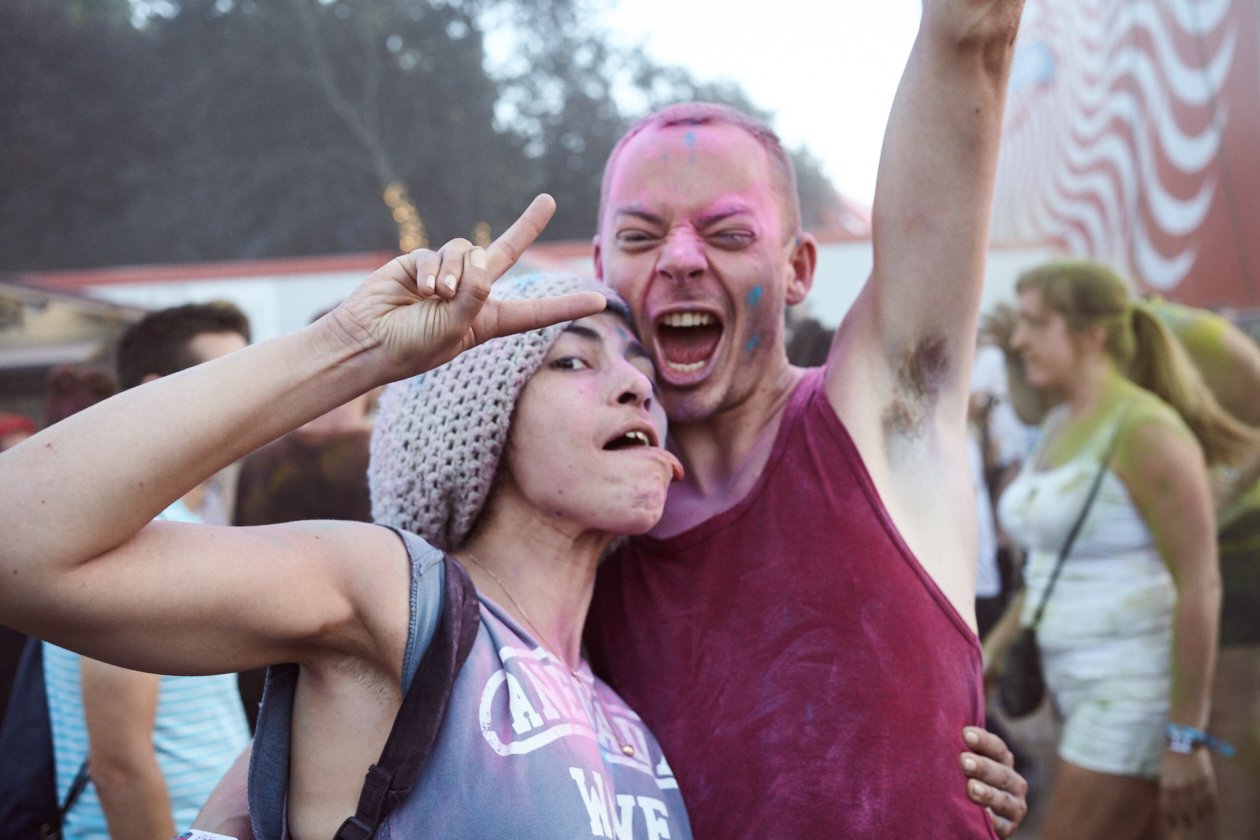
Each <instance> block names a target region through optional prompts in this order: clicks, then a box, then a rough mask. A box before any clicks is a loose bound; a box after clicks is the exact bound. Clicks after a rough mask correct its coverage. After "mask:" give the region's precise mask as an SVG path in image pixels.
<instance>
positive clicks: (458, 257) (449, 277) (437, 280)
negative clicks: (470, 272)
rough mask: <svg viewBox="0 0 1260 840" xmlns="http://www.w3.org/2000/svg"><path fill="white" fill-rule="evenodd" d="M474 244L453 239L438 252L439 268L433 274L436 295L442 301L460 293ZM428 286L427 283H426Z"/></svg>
mask: <svg viewBox="0 0 1260 840" xmlns="http://www.w3.org/2000/svg"><path fill="white" fill-rule="evenodd" d="M472 249H473V244H472V243H471V242H469V241H468V240H467V239H452V240H451V241H450V242H447V243H446V244H445V245H443V246H442V248H441V250H439V251H438V258H439V259H438V267H437V270H436V271H435V272H434V274H433V284H434V289H435V291H436V294H437V296H438V297H439V298H441V299H442V300H450V299H451V298H453V297H455V293H456V292H458V291H459V284H460V281H461V280H462V279H463V277H464V263H465V259H466V258H467V256H468V253H469V252H470V251H471V250H472ZM426 285H427V281H426Z"/></svg>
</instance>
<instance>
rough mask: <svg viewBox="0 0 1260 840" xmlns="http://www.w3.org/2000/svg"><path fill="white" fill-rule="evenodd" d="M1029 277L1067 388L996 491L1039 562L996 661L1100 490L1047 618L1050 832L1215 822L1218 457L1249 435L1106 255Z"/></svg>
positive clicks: (1045, 344)
mask: <svg viewBox="0 0 1260 840" xmlns="http://www.w3.org/2000/svg"><path fill="white" fill-rule="evenodd" d="M1017 289H1018V292H1019V303H1018V308H1017V312H1018V322H1017V324H1016V327H1015V331H1014V334H1013V335H1012V340H1011V343H1012V346H1013V349H1014V350H1015V351H1016V352H1017V353H1018V354H1019V356H1020V361H1021V362H1022V366H1023V371H1024V375H1025V376H1026V378H1027V380H1028V383H1029V384H1030V385H1031V386H1033V387H1035V388H1037V389H1040V390H1042V391H1045V392H1050V393H1052V394H1053V395H1055V396H1056V397H1057V398H1058V400H1059V402H1058V404H1057V405H1056V407H1055V408H1053V409H1051V411H1050V412H1049V413H1048V414H1047V416H1046V418H1045V422H1044V424H1043V426H1042V435H1041V439H1040V441H1039V443H1038V446H1037V448H1036V451H1035V452H1034V453H1033V456H1032V457H1030V458H1029V459H1027V461H1026V462H1025V466H1024V469H1023V471H1022V472H1021V474H1020V475H1019V477H1018V478H1016V480H1015V482H1014V483H1012V485H1011V486H1010V487H1009V488H1008V490H1007V491H1006V493H1005V494H1004V496H1003V498H1002V501H1001V505H1000V513H1001V518H1002V524H1003V527H1004V528H1005V530H1006V531H1007V532H1008V533H1010V534H1011V535H1013V536H1014V537H1016V538H1017V539H1019V540H1020V541H1021V542H1022V543H1024V545H1025V547H1026V548H1027V550H1028V553H1029V559H1028V563H1027V567H1026V589H1025V592H1024V593H1022V594H1021V596H1020V597H1019V598H1017V599H1016V602H1015V604H1013V606H1012V608H1011V609H1010V610H1009V611H1008V613H1007V615H1006V616H1005V617H1004V618H1003V620H1002V621H1001V622H999V624H998V626H997V627H995V628H994V630H993V631H992V632H991V633H990V635H989V638H988V639H987V640H986V644H985V654H986V662H988V663H990V667H991V668H992V665H993V664H994V663H1000V662H1001V658H1002V655H1003V653H1004V651H1005V649H1006V648H1007V646H1008V645H1009V643H1010V641H1011V640H1012V639H1013V638H1014V636H1015V635H1016V633H1017V632H1018V629H1019V627H1020V626H1021V624H1022V625H1028V624H1031V623H1032V621H1033V613H1034V612H1035V611H1036V605H1037V604H1038V603H1040V601H1041V598H1042V595H1043V594H1044V593H1045V591H1046V589H1047V586H1048V585H1049V581H1050V577H1051V573H1052V571H1053V569H1054V566H1055V565H1056V560H1057V558H1058V554H1059V550H1060V547H1061V546H1062V545H1063V544H1064V542H1065V540H1066V537H1067V533H1068V531H1069V530H1071V528H1072V525H1073V524H1074V523H1075V522H1076V520H1077V519H1078V517H1079V516H1080V514H1081V511H1082V510H1085V509H1086V507H1087V505H1088V510H1087V512H1086V514H1085V516H1084V519H1083V520H1082V524H1081V527H1080V530H1079V532H1078V533H1077V535H1076V538H1075V541H1074V542H1073V543H1072V547H1071V550H1070V552H1069V553H1068V556H1067V557H1066V559H1065V561H1064V562H1063V565H1062V569H1061V571H1060V573H1059V575H1058V578H1057V580H1056V581H1055V582H1054V584H1053V589H1052V590H1051V594H1050V597H1049V598H1048V600H1047V602H1046V605H1045V609H1044V612H1043V613H1042V616H1041V619H1040V622H1039V623H1038V624H1037V636H1038V642H1039V645H1040V647H1041V653H1042V658H1043V665H1044V668H1045V673H1046V681H1047V685H1048V687H1049V691H1050V694H1051V697H1052V699H1053V701H1054V703H1055V705H1056V707H1057V709H1058V710H1059V712H1060V713H1061V714H1062V717H1063V732H1062V737H1061V740H1060V744H1059V765H1058V768H1057V770H1056V773H1055V783H1054V789H1053V791H1052V793H1051V795H1050V801H1049V804H1048V806H1047V809H1046V813H1047V818H1046V823H1045V826H1044V829H1043V833H1042V835H1041V836H1042V838H1043V840H1056V838H1071V840H1088V838H1099V840H1126V838H1133V840H1137V838H1158V837H1164V836H1167V834H1168V833H1171V834H1172V836H1181V837H1201V838H1211V837H1214V836H1215V834H1216V815H1215V808H1216V801H1215V800H1216V792H1215V779H1214V777H1213V773H1212V764H1211V759H1210V756H1209V754H1208V750H1209V749H1210V748H1211V747H1212V746H1213V745H1214V744H1215V741H1214V740H1213V739H1212V736H1211V735H1209V734H1208V733H1207V731H1206V728H1207V723H1208V715H1209V712H1210V708H1209V707H1210V702H1209V696H1210V692H1211V675H1212V668H1213V661H1214V657H1215V654H1216V639H1217V625H1218V617H1219V611H1220V576H1219V571H1218V564H1217V550H1216V540H1215V527H1214V515H1213V505H1212V494H1211V490H1210V483H1209V479H1208V467H1209V465H1213V464H1218V463H1220V464H1227V463H1231V462H1235V461H1237V460H1239V459H1241V458H1242V457H1244V456H1245V454H1246V453H1247V452H1248V451H1249V450H1250V449H1252V448H1254V447H1255V445H1256V441H1255V438H1254V436H1253V432H1252V430H1251V429H1250V428H1249V427H1247V426H1245V425H1243V424H1241V423H1239V422H1238V421H1237V420H1234V419H1233V418H1232V417H1231V416H1230V415H1229V414H1227V413H1226V412H1225V411H1223V410H1222V409H1221V408H1220V406H1219V405H1218V404H1217V402H1216V400H1215V399H1214V398H1213V397H1212V394H1211V393H1210V392H1209V391H1208V390H1207V388H1206V387H1205V386H1204V385H1203V382H1202V379H1201V378H1200V376H1199V374H1198V372H1197V370H1196V369H1195V368H1194V366H1193V364H1192V363H1191V362H1190V360H1189V359H1188V357H1187V356H1186V354H1185V352H1184V350H1183V349H1182V348H1181V346H1180V345H1179V344H1178V342H1177V340H1176V339H1175V338H1174V337H1173V336H1172V335H1171V333H1169V332H1168V330H1167V329H1166V328H1165V327H1164V326H1163V324H1162V323H1161V322H1160V320H1159V319H1158V318H1157V316H1156V315H1155V314H1154V313H1153V312H1152V311H1150V310H1149V309H1148V308H1147V307H1146V306H1145V305H1144V304H1142V303H1140V302H1138V301H1136V300H1134V299H1133V298H1132V297H1131V296H1130V294H1129V292H1128V289H1127V286H1126V284H1125V283H1124V281H1123V280H1122V279H1121V278H1120V277H1119V276H1118V275H1117V274H1116V273H1115V272H1113V271H1112V270H1110V269H1109V268H1107V267H1106V266H1103V265H1100V264H1097V263H1091V262H1056V263H1051V264H1048V265H1045V266H1042V267H1040V268H1037V269H1034V270H1032V271H1030V272H1028V273H1027V274H1025V275H1023V276H1022V277H1021V278H1020V280H1019V283H1018V286H1017ZM1100 471H1101V472H1100ZM1096 477H1099V480H1100V483H1099V485H1098V491H1097V495H1096V496H1095V497H1094V498H1093V500H1092V502H1089V501H1087V500H1088V497H1089V490H1090V486H1091V485H1092V484H1093V483H1094V480H1095V478H1096Z"/></svg>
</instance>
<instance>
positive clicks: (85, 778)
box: [57, 758, 92, 822]
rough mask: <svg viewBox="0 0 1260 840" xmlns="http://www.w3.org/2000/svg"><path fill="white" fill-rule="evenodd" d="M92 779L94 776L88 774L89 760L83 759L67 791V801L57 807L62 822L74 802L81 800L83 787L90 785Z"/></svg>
mask: <svg viewBox="0 0 1260 840" xmlns="http://www.w3.org/2000/svg"><path fill="white" fill-rule="evenodd" d="M90 781H92V777H91V776H89V775H88V760H87V759H86V758H85V759H83V763H82V764H80V765H79V772H78V773H75V774H74V781H73V782H71V783H70V789H69V790H68V791H66V801H65V802H62V803H61V805H60V807H58V808H57V816H59V817H61V820H62V822H64V821H65V819H66V812H67V811H69V810H70V809H71V808H73V807H74V803H75V802H78V801H79V794H81V793H83V789H84V788H86V787H87V786H88V782H90Z"/></svg>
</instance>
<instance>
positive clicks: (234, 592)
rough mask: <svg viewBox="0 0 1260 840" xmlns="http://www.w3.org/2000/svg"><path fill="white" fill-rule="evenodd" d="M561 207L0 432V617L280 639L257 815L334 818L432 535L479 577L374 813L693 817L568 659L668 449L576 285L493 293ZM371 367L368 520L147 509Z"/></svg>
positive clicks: (642, 832) (402, 636)
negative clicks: (214, 356) (467, 643)
mask: <svg viewBox="0 0 1260 840" xmlns="http://www.w3.org/2000/svg"><path fill="white" fill-rule="evenodd" d="M553 210H554V205H553V203H552V202H551V200H550V198H548V197H542V198H540V199H538V200H536V201H535V202H534V204H532V205H531V206H530V208H529V209H528V210H527V211H526V212H525V214H524V215H523V216H522V217H521V219H519V220H518V221H517V223H516V224H514V225H513V226H512V228H510V229H509V230H508V231H507V232H505V233H504V235H503V236H502V237H501V238H500V239H499V240H498V241H496V242H495V243H494V244H493V245H491V246H489V247H488V248H486V249H485V250H482V249H480V248H474V247H472V246H471V245H470V244H469V243H467V242H464V241H455V242H452V243H448V244H447V245H446V246H445V247H443V248H442V249H441V250H440V251H438V252H429V251H417V252H414V253H412V254H409V255H407V256H405V257H400V258H398V259H396V260H394V261H392V262H390V263H389V264H387V265H386V266H384V267H383V268H381V269H379V270H378V271H377V272H376V273H374V274H373V275H372V276H371V277H369V278H368V279H367V280H366V281H365V282H364V283H363V284H362V285H361V286H360V287H359V289H358V290H356V292H355V293H354V294H353V295H351V297H350V298H349V299H348V300H347V301H346V302H345V303H344V304H342V305H341V306H340V307H338V308H337V309H336V310H334V311H333V312H332V313H330V314H329V315H328V316H326V317H325V318H322V319H321V320H319V321H317V322H316V323H315V324H312V325H311V326H309V327H307V328H306V329H304V330H302V331H300V332H298V333H294V334H292V335H289V336H285V337H282V338H280V339H276V340H273V341H270V342H266V343H263V344H260V345H256V346H254V347H249V348H246V349H244V350H241V351H239V352H237V353H233V354H230V355H228V356H226V357H224V358H222V359H220V360H217V361H215V362H211V363H208V364H205V365H201V366H198V367H196V368H192V369H190V370H187V371H185V372H183V373H180V374H176V375H172V376H168V377H164V378H162V379H160V380H157V381H155V382H153V383H151V384H148V385H144V386H142V387H139V388H136V389H133V390H131V391H128V392H126V393H124V394H121V395H119V396H118V397H115V398H112V399H110V400H107V401H105V402H103V403H101V404H99V405H97V406H94V407H92V408H90V409H88V410H86V411H84V412H82V413H80V414H77V415H75V416H74V417H72V418H69V419H67V420H66V421H64V422H63V423H60V424H57V426H55V427H53V428H51V429H48V430H46V431H45V432H43V433H42V434H40V435H37V436H36V437H35V438H32V439H31V440H29V441H27V442H26V443H23V444H21V445H20V446H18V447H17V448H15V449H14V450H12V451H10V452H6V453H4V454H3V456H0V509H2V510H3V517H4V519H3V521H0V532H3V533H5V534H6V539H5V541H4V546H3V547H2V548H0V575H3V579H4V581H5V584H4V586H3V587H0V623H4V624H7V625H10V626H13V627H16V628H19V629H21V630H23V631H25V632H28V633H32V634H35V635H39V636H41V637H44V638H47V639H50V640H51V641H54V642H56V643H57V644H59V645H64V646H66V647H69V648H72V649H74V650H77V651H80V652H82V653H84V654H86V655H89V656H92V657H95V658H98V659H104V660H107V661H113V662H116V663H118V664H120V665H125V666H127V667H130V668H141V669H146V670H151V671H156V672H166V673H185V674H187V673H217V672H227V671H238V670H242V669H245V668H251V667H257V666H260V665H271V664H276V663H297V665H296V667H288V668H285V669H275V670H274V671H273V674H272V677H271V679H270V680H269V686H268V690H267V691H268V693H267V696H266V698H265V699H264V705H263V711H262V715H261V717H260V720H259V729H258V734H257V739H256V742H255V747H254V755H253V758H252V761H251V765H252V766H251V770H250V773H251V780H250V781H251V796H250V802H251V817H252V820H253V825H252V832H253V833H254V834H255V835H256V836H257V837H258V838H260V840H262V838H282V837H302V838H305V837H330V836H333V835H334V834H335V833H336V832H337V831H338V827H339V826H342V824H343V822H344V821H346V818H347V817H349V816H351V815H353V814H354V813H355V811H356V804H357V803H358V801H359V794H360V790H361V788H362V787H363V785H364V776H365V773H366V772H367V771H368V768H369V766H370V765H372V764H373V762H375V761H377V759H378V757H379V756H380V754H381V750H382V746H383V745H384V744H385V741H386V737H387V735H388V734H389V732H390V729H391V726H392V725H393V723H394V719H395V716H396V714H397V712H398V709H399V704H400V700H401V697H402V694H403V692H404V691H405V690H406V689H407V688H408V687H409V686H410V684H411V682H412V680H413V678H414V679H415V680H417V681H423V680H425V678H426V674H425V672H424V671H423V670H422V669H419V668H418V663H419V662H420V660H421V658H422V657H423V656H424V654H425V652H426V648H428V647H429V643H430V641H431V640H432V639H433V638H434V634H435V633H436V632H438V630H437V628H438V627H439V624H440V623H441V622H440V618H441V615H440V614H441V613H442V605H443V593H444V591H445V576H446V574H448V572H447V568H448V567H447V565H446V561H445V560H444V552H445V553H447V554H449V555H450V556H452V557H454V558H456V559H457V560H458V561H460V562H461V563H462V564H463V568H466V570H467V573H468V575H469V576H470V577H471V578H472V580H473V581H474V582H475V583H476V586H477V590H478V592H479V599H480V600H479V604H477V605H475V606H476V607H478V608H479V611H478V610H476V609H475V610H474V613H476V621H475V624H476V628H475V631H476V635H475V638H474V640H473V641H472V648H471V654H470V655H469V656H468V659H467V661H466V662H465V663H464V665H463V667H462V669H460V670H459V673H458V676H457V677H456V678H455V681H454V684H453V687H452V690H451V695H450V698H449V703H448V705H447V707H446V712H445V715H444V716H443V717H442V720H441V724H440V728H439V729H438V731H437V736H436V740H435V742H434V746H433V749H432V752H431V753H430V755H429V758H428V761H427V763H426V764H425V766H424V770H423V773H422V775H421V776H420V779H419V782H418V783H417V784H416V786H415V787H414V788H413V789H411V790H410V792H409V793H405V795H403V797H402V799H401V801H400V802H399V803H398V804H397V805H396V807H394V809H393V811H392V812H391V813H390V814H389V815H388V816H387V817H386V818H385V821H384V822H383V823H382V827H381V829H380V834H379V836H392V837H491V836H494V837H513V838H555V837H575V836H588V833H590V834H594V835H596V836H610V837H611V836H618V837H635V838H647V837H672V838H687V837H690V830H689V828H688V825H687V817H686V812H685V810H684V808H683V805H682V801H681V799H680V798H679V795H678V789H677V784H676V783H675V782H674V779H673V775H672V772H671V771H670V769H669V764H668V762H667V761H666V760H665V758H664V756H662V755H661V751H660V747H659V745H658V744H657V743H656V740H655V738H653V737H652V735H651V733H650V732H648V731H647V729H646V727H644V725H643V723H642V721H640V720H639V718H638V716H637V715H635V714H634V712H633V711H631V710H630V709H629V708H627V707H626V705H625V704H624V702H622V701H621V699H620V698H619V697H617V695H616V694H614V693H613V692H612V691H611V689H609V688H608V687H607V686H606V685H604V684H603V683H602V682H600V681H599V680H598V679H596V678H595V677H594V676H593V675H592V673H591V670H590V668H589V667H588V665H587V664H586V663H585V662H584V661H583V660H582V658H581V656H580V638H581V628H582V625H583V623H584V620H585V616H586V610H587V607H588V605H589V601H590V595H591V589H592V585H593V581H594V574H595V567H596V564H597V563H598V561H599V558H600V556H601V554H602V553H603V552H604V550H605V549H606V548H607V547H608V546H609V544H610V543H611V542H612V541H613V540H615V539H616V538H617V537H618V536H620V535H625V534H634V533H641V532H643V531H646V530H648V529H649V528H650V527H651V526H652V525H653V524H655V522H656V521H657V519H658V518H659V517H660V515H661V511H662V509H663V506H664V502H665V493H666V490H667V488H668V486H669V484H670V482H671V481H672V480H674V479H676V478H677V477H679V476H680V475H681V466H680V464H679V463H678V461H677V459H675V458H674V456H673V455H671V454H669V453H668V452H667V451H666V450H665V449H664V448H663V445H662V444H663V438H664V434H665V417H664V412H663V411H662V410H661V408H660V406H659V405H658V403H657V401H656V400H655V398H654V385H653V378H652V377H653V374H652V369H651V364H650V362H649V360H648V358H647V356H646V354H645V353H644V351H643V349H642V347H641V346H640V345H639V343H638V341H637V339H636V338H635V337H634V334H633V331H632V329H631V327H630V324H629V319H628V316H627V314H626V313H625V309H624V305H621V304H620V302H619V301H618V300H617V299H616V298H615V296H614V295H613V294H612V293H611V292H610V291H609V290H607V289H606V288H604V287H603V286H601V285H599V284H597V283H595V282H594V281H591V280H585V279H581V278H575V277H558V276H536V277H527V278H522V279H518V280H510V281H503V282H502V283H501V284H499V285H497V286H495V291H494V292H493V293H491V283H492V282H493V281H494V280H495V279H497V278H498V277H499V276H500V275H502V274H503V273H504V272H505V271H506V270H507V269H508V268H509V267H510V266H511V265H512V263H513V262H514V261H515V259H516V258H517V257H518V256H519V255H520V253H521V252H522V251H523V250H524V249H525V248H526V247H527V246H528V245H529V244H530V243H531V242H532V241H533V239H534V238H535V236H536V235H537V233H538V232H539V231H540V230H541V229H542V227H543V226H544V225H545V224H546V222H547V220H548V219H549V218H550V215H551V213H552V211H553ZM605 301H607V304H608V308H607V309H606V310H605V309H604V307H605ZM386 382H395V383H397V384H394V385H391V386H390V387H389V389H387V392H386V394H385V396H384V397H383V399H382V403H381V413H380V417H379V419H378V428H377V430H376V432H375V435H374V439H373V446H372V459H373V461H372V468H371V483H372V493H373V513H374V517H375V518H376V520H377V522H378V523H379V524H378V525H367V524H363V523H354V522H304V523H291V524H286V525H276V526H264V527H258V528H228V527H209V526H197V525H186V524H176V523H164V522H160V523H151V522H150V520H151V519H152V518H153V516H154V514H156V513H157V512H158V511H160V510H161V509H162V508H163V507H165V506H166V505H167V504H168V503H169V502H171V501H172V500H174V499H176V498H178V497H179V496H180V495H181V494H182V493H183V492H184V491H185V490H186V489H187V488H188V487H189V486H192V485H193V484H196V483H197V482H198V481H200V480H202V479H203V478H205V477H206V476H208V475H210V474H212V473H213V472H215V471H216V470H218V469H220V468H221V467H223V466H224V465H226V464H227V463H230V462H231V461H233V460H235V459H237V458H239V457H241V456H242V455H244V454H245V453H246V452H248V451H250V450H252V449H255V448H257V447H258V446H261V445H262V444H264V443H266V442H268V441H269V440H272V439H274V438H276V437H278V436H279V435H281V434H284V433H285V432H288V431H290V430H291V429H293V428H296V427H297V426H299V425H301V424H302V423H304V422H306V421H307V420H309V419H310V418H312V417H315V416H318V415H319V414H321V413H323V412H324V411H327V410H328V409H330V408H331V407H333V406H336V405H339V404H341V403H343V402H345V401H346V400H347V399H350V398H351V397H353V396H355V395H357V394H358V393H362V392H365V391H367V390H369V389H371V388H374V387H377V386H379V385H381V384H383V383H386ZM119 488H124V489H123V490H121V491H120V490H119ZM381 525H385V526H389V527H381ZM449 568H450V569H452V570H453V571H451V572H450V574H452V575H454V576H455V577H459V574H458V572H459V568H460V567H459V566H456V565H452V566H450V567H449ZM206 827H207V828H209V827H212V826H206ZM216 827H217V826H216ZM250 830H251V827H249V826H248V825H246V826H242V827H241V829H240V832H241V833H242V834H244V833H246V832H247V831H250ZM339 836H340V835H339ZM345 836H351V835H345ZM353 836H363V837H366V836H369V835H368V834H366V833H360V834H358V835H353Z"/></svg>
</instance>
